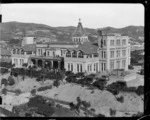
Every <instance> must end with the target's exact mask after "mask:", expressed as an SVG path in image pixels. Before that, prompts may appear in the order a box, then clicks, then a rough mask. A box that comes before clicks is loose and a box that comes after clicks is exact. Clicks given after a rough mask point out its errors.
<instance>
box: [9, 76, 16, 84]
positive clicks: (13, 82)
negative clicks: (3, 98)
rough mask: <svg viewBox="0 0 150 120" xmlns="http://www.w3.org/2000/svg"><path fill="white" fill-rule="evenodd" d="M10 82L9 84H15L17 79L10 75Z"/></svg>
mask: <svg viewBox="0 0 150 120" xmlns="http://www.w3.org/2000/svg"><path fill="white" fill-rule="evenodd" d="M8 84H9V85H14V84H15V80H14V78H13V77H12V76H9V77H8Z"/></svg>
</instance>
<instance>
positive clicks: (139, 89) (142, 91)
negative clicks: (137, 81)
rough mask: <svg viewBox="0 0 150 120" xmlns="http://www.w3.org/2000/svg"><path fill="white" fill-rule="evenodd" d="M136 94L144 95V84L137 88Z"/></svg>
mask: <svg viewBox="0 0 150 120" xmlns="http://www.w3.org/2000/svg"><path fill="white" fill-rule="evenodd" d="M136 94H137V95H143V94H144V86H141V85H140V86H138V88H137V90H136Z"/></svg>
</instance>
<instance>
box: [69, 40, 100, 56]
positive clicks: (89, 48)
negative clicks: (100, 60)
mask: <svg viewBox="0 0 150 120" xmlns="http://www.w3.org/2000/svg"><path fill="white" fill-rule="evenodd" d="M68 50H69V51H73V50H75V51H80V50H81V51H82V52H84V54H93V53H97V50H98V45H96V44H93V43H91V42H84V43H83V44H79V46H78V47H77V48H68Z"/></svg>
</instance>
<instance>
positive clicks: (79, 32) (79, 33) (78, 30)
mask: <svg viewBox="0 0 150 120" xmlns="http://www.w3.org/2000/svg"><path fill="white" fill-rule="evenodd" d="M72 36H73V37H82V36H87V34H86V31H85V30H84V28H83V26H82V23H81V22H80V21H79V23H78V26H77V28H76V29H75V31H74V33H73V34H72Z"/></svg>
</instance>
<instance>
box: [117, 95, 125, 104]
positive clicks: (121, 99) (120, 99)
mask: <svg viewBox="0 0 150 120" xmlns="http://www.w3.org/2000/svg"><path fill="white" fill-rule="evenodd" d="M116 99H117V101H118V102H121V103H123V102H124V97H123V96H120V97H117V98H116Z"/></svg>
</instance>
